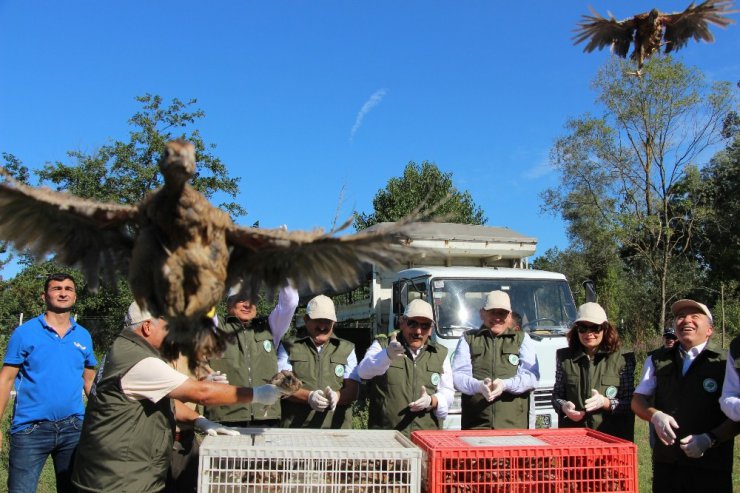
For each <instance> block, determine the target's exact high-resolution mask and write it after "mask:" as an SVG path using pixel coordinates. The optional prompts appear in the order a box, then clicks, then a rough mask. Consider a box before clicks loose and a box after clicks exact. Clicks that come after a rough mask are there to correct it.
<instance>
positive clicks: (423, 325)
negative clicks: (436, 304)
mask: <svg viewBox="0 0 740 493" xmlns="http://www.w3.org/2000/svg"><path fill="white" fill-rule="evenodd" d="M406 325H408V326H409V329H415V328H417V327H421V330H429V329H431V328H432V322H417V321H416V320H414V319H411V318H410V319H408V320H406Z"/></svg>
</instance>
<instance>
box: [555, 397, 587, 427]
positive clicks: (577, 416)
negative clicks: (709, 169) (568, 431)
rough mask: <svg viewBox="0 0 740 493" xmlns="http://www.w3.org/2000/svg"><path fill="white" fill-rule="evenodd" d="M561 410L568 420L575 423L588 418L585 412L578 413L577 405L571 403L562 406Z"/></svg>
mask: <svg viewBox="0 0 740 493" xmlns="http://www.w3.org/2000/svg"><path fill="white" fill-rule="evenodd" d="M560 409H562V410H563V413H565V415H566V416H567V417H568V419H569V420H571V421H573V422H574V423H577V422H579V421H580V420H582V419H583V417H584V416H586V412H585V411H576V405H575V404H573V403H572V402H571V401H567V402H565V403H564V404H563V405H562V406H560Z"/></svg>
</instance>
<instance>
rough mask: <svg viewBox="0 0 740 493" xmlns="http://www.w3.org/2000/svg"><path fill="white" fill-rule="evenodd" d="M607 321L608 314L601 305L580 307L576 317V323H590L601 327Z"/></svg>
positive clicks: (592, 304) (590, 303) (593, 304)
mask: <svg viewBox="0 0 740 493" xmlns="http://www.w3.org/2000/svg"><path fill="white" fill-rule="evenodd" d="M606 321H607V318H606V312H605V311H604V309H603V308H601V305H599V304H598V303H593V302H589V303H584V304H582V305H581V306H579V307H578V314H577V315H576V321H575V322H574V323H578V322H589V323H592V324H596V325H601V324H603V323H604V322H606Z"/></svg>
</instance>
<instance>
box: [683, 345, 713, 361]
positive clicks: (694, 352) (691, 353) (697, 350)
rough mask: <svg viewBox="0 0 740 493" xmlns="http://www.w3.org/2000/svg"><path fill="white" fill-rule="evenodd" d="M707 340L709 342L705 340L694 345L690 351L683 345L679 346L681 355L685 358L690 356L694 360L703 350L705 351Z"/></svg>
mask: <svg viewBox="0 0 740 493" xmlns="http://www.w3.org/2000/svg"><path fill="white" fill-rule="evenodd" d="M707 342H709V341H704V342H703V343H701V344H699V345H698V346H694V347H692V348H691V349H689V350H688V351H686V350H685V349H684V348H683V346H679V350H680V352H681V355H682V356H683V357H684V359H686V358H688V359H689V360H691V361H694V360H695V359H696V357H697V356H699V355H700V354H701V352H702V351H704V348H705V347H706V345H707Z"/></svg>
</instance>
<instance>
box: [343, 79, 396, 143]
mask: <svg viewBox="0 0 740 493" xmlns="http://www.w3.org/2000/svg"><path fill="white" fill-rule="evenodd" d="M387 92H388V91H386V90H385V89H378V90H377V91H375V92H374V93H373V95H372V96H370V99H368V100H367V101H365V104H363V105H362V108H360V111H359V113H357V118H355V124H354V125H353V126H352V130H351V131H350V133H349V140H350V141H352V140H353V139H354V138H355V134H356V133H357V130H358V129H359V128H360V125H362V120H364V119H365V115H367V114H368V113H370V110H372V109H373V108H375V107H376V106H378V105H379V104H380V102H381V101H382V100H383V97H384V96H385V94H386V93H387Z"/></svg>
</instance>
